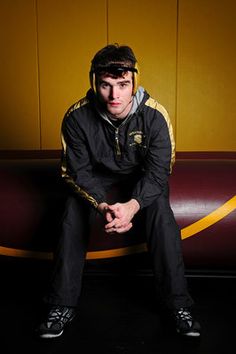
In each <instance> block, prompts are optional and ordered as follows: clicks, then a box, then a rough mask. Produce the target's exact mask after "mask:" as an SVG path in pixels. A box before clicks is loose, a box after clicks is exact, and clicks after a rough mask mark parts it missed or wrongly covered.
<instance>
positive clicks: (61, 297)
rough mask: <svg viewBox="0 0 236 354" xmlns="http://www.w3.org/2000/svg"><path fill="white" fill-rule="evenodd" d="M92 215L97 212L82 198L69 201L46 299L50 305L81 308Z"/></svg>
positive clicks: (73, 197) (70, 198) (69, 199)
mask: <svg viewBox="0 0 236 354" xmlns="http://www.w3.org/2000/svg"><path fill="white" fill-rule="evenodd" d="M92 213H95V210H94V209H93V208H92V207H91V206H90V205H88V203H87V202H85V201H84V200H82V199H81V198H78V197H75V196H70V197H69V198H68V200H67V203H66V206H65V212H64V215H63V218H62V225H61V235H60V238H59V242H58V245H57V250H56V252H55V257H54V267H53V271H52V277H51V282H50V289H49V292H48V294H47V295H46V296H45V297H44V301H45V302H46V303H50V304H56V305H65V306H77V304H78V299H79V296H80V292H81V285H82V274H83V268H84V263H85V258H86V251H87V246H88V236H89V222H90V221H89V220H90V217H91V214H92Z"/></svg>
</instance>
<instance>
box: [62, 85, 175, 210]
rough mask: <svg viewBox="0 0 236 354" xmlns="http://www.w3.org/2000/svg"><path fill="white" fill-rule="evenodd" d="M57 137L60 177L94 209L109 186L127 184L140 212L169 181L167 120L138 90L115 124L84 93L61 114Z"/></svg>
mask: <svg viewBox="0 0 236 354" xmlns="http://www.w3.org/2000/svg"><path fill="white" fill-rule="evenodd" d="M61 133H62V147H63V156H62V164H61V171H62V177H63V178H64V179H65V180H66V182H68V183H69V184H70V185H71V186H72V187H73V189H74V191H75V192H76V193H78V194H79V195H80V196H82V197H84V198H85V199H87V200H88V201H89V202H90V203H91V204H92V205H93V206H94V207H95V208H96V207H97V206H98V204H99V203H101V202H105V201H106V195H107V191H109V188H110V187H111V185H112V184H113V183H116V182H119V181H121V182H122V181H124V183H125V181H126V180H129V181H130V180H132V181H133V187H132V190H131V198H135V199H136V200H137V201H138V202H139V204H140V207H141V208H143V207H146V206H148V205H150V204H151V203H152V202H153V201H154V199H155V198H157V197H158V196H159V195H160V194H161V192H162V190H163V188H164V187H165V185H166V184H167V183H168V176H169V175H170V173H171V169H172V164H173V163H174V159H175V144H174V138H173V133H172V126H171V122H170V119H169V116H168V113H167V111H166V110H165V109H164V107H163V106H161V105H160V104H159V103H158V102H157V101H155V100H154V99H152V98H151V97H150V96H149V94H148V93H147V92H146V91H145V90H144V89H143V88H142V87H139V89H138V91H137V92H136V94H135V96H134V100H133V107H132V109H131V112H130V114H129V116H128V117H126V118H125V119H124V120H122V122H121V123H120V125H118V126H117V125H116V124H115V122H112V121H111V120H110V119H109V118H108V117H107V116H106V114H104V113H102V111H101V109H100V108H99V104H98V102H97V99H96V96H95V94H94V93H93V92H92V90H90V91H88V93H87V95H86V97H85V98H83V99H81V100H80V101H79V102H77V103H76V104H74V105H73V106H72V107H71V108H70V109H69V110H68V112H67V113H66V115H65V117H64V119H63V122H62V132H61ZM117 202H119V200H117Z"/></svg>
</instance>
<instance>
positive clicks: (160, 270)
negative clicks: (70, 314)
mask: <svg viewBox="0 0 236 354" xmlns="http://www.w3.org/2000/svg"><path fill="white" fill-rule="evenodd" d="M95 215H96V210H95V209H94V208H93V207H90V206H89V205H88V204H86V202H84V201H83V200H81V199H78V198H76V197H69V198H68V201H67V204H66V208H65V213H64V216H63V220H62V233H61V237H60V239H59V243H58V247H57V252H56V254H55V265H54V270H53V273H52V281H51V289H50V292H49V293H48V295H47V296H46V297H45V301H46V302H47V303H50V304H60V305H66V306H77V305H78V300H79V296H80V292H81V284H82V275H83V268H84V263H85V257H86V251H87V245H88V235H89V224H90V223H91V220H94V218H95ZM137 218H142V220H144V222H145V227H146V238H147V245H148V250H149V252H150V256H151V259H152V264H153V271H154V275H155V282H156V288H157V291H158V294H159V295H160V296H161V300H162V301H163V302H164V304H165V305H166V306H167V307H168V308H170V309H174V308H179V307H189V306H191V305H192V304H193V300H192V298H191V297H190V295H189V293H188V290H187V284H186V279H185V276H184V271H185V270H184V263H183V257H182V248H181V237H180V231H179V228H178V225H177V224H176V221H175V218H174V215H173V212H172V210H171V208H170V205H169V196H168V191H167V190H166V191H165V192H163V194H162V195H161V196H160V197H159V198H157V199H156V200H155V202H154V203H152V205H150V206H149V207H147V208H144V209H143V210H141V211H140V212H139V213H138V214H137V215H136V219H137Z"/></svg>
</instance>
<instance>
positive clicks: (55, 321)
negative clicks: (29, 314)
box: [37, 306, 76, 338]
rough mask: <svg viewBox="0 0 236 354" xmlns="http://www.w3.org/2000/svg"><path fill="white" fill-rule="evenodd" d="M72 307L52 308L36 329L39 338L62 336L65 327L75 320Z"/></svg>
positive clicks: (74, 312)
mask: <svg viewBox="0 0 236 354" xmlns="http://www.w3.org/2000/svg"><path fill="white" fill-rule="evenodd" d="M75 316H76V310H75V308H73V307H66V306H53V307H52V308H51V310H50V311H49V313H48V315H47V317H46V319H45V321H44V322H42V323H41V324H40V325H39V327H38V328H37V334H38V336H39V337H40V338H56V337H59V336H61V335H62V333H63V331H64V329H65V327H66V326H67V325H68V324H69V323H70V322H71V321H72V320H73V319H74V318H75Z"/></svg>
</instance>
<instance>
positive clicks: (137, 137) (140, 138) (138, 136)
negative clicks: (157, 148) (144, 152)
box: [129, 131, 145, 147]
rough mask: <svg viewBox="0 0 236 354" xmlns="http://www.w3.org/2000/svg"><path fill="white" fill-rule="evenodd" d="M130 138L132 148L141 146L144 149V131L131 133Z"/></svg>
mask: <svg viewBox="0 0 236 354" xmlns="http://www.w3.org/2000/svg"><path fill="white" fill-rule="evenodd" d="M129 136H130V138H131V142H130V146H133V145H140V146H143V147H144V138H145V135H144V134H143V132H142V131H133V132H131V133H129Z"/></svg>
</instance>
